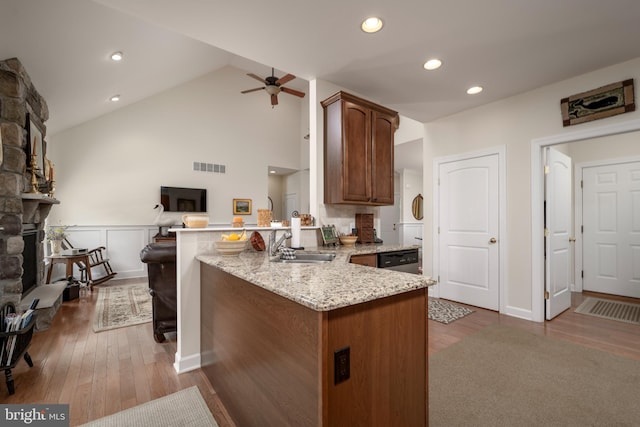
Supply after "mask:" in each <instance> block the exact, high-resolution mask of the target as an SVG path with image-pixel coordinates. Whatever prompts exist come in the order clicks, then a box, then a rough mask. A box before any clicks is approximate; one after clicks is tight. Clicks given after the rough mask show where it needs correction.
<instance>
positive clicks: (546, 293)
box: [544, 291, 549, 299]
mask: <svg viewBox="0 0 640 427" xmlns="http://www.w3.org/2000/svg"><path fill="white" fill-rule="evenodd" d="M544 299H549V291H544Z"/></svg>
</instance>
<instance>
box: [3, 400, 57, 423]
mask: <svg viewBox="0 0 640 427" xmlns="http://www.w3.org/2000/svg"><path fill="white" fill-rule="evenodd" d="M0 425H2V426H3V427H4V426H7V427H9V426H41V427H44V426H46V427H69V405H67V404H63V405H58V404H56V405H53V404H52V405H46V404H43V405H40V404H29V405H0Z"/></svg>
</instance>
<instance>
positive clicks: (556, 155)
mask: <svg viewBox="0 0 640 427" xmlns="http://www.w3.org/2000/svg"><path fill="white" fill-rule="evenodd" d="M546 159H547V161H546V165H547V169H546V173H545V218H546V224H545V228H546V230H545V236H546V239H545V291H546V293H547V296H546V298H545V299H546V300H545V303H546V304H545V313H546V318H547V320H551V319H553V318H554V317H556V316H557V315H558V314H560V313H562V312H563V311H565V310H566V309H568V308H569V307H571V271H572V270H573V262H572V256H571V255H572V251H571V240H572V233H571V229H572V227H571V203H572V201H573V198H572V195H571V194H572V193H571V158H570V157H568V156H566V155H564V154H562V153H561V152H559V151H558V150H555V149H553V148H547V149H546Z"/></svg>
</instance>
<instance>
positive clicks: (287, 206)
mask: <svg viewBox="0 0 640 427" xmlns="http://www.w3.org/2000/svg"><path fill="white" fill-rule="evenodd" d="M297 210H298V194H297V193H287V194H285V195H284V214H283V217H282V218H280V219H286V220H290V219H291V213H292V212H293V211H297Z"/></svg>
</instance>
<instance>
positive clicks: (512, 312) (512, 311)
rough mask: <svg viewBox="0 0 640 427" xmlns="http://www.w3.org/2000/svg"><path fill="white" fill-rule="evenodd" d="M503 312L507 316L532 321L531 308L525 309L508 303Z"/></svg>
mask: <svg viewBox="0 0 640 427" xmlns="http://www.w3.org/2000/svg"><path fill="white" fill-rule="evenodd" d="M503 314H506V315H507V316H512V317H517V318H519V319H524V320H529V321H533V312H532V311H531V310H525V309H523V308H519V307H513V306H510V305H508V306H507V307H506V310H505V311H504V313H503Z"/></svg>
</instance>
